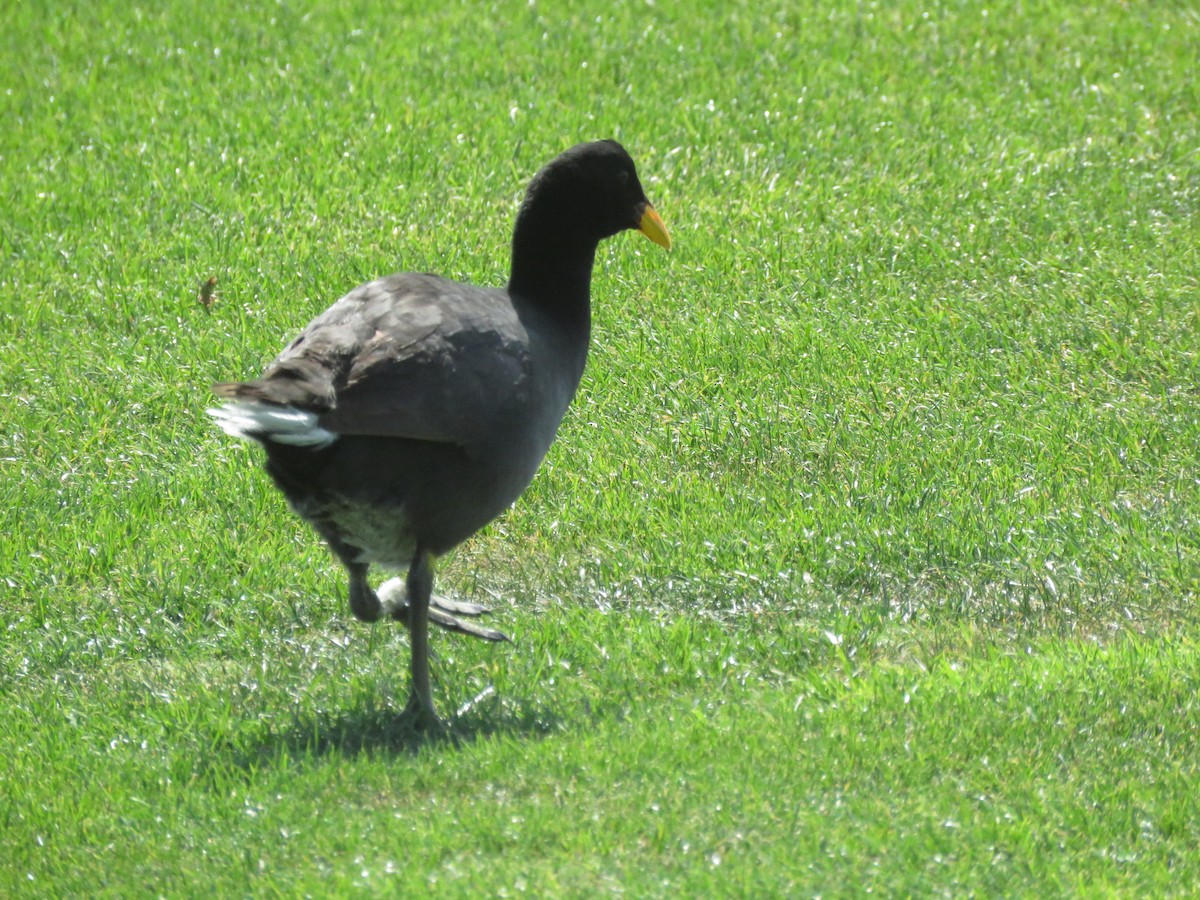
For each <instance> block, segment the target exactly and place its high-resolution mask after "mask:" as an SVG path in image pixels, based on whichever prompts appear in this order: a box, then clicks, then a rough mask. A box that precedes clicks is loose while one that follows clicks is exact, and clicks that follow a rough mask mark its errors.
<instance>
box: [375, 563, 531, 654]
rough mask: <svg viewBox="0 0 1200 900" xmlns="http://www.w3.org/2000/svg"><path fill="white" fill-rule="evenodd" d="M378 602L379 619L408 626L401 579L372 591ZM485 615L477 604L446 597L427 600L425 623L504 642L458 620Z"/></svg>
mask: <svg viewBox="0 0 1200 900" xmlns="http://www.w3.org/2000/svg"><path fill="white" fill-rule="evenodd" d="M376 594H377V595H378V597H379V602H380V603H381V604H382V605H383V615H385V616H389V617H391V618H393V619H395V620H396V621H397V622H403V623H404V625H405V626H407V625H408V617H409V606H408V588H407V587H406V586H405V584H404V579H403V578H389V579H388V580H387V581H385V582H384V583H383V584H381V585H380V586H379V589H378V590H377V591H376ZM487 612H488V608H487V607H486V606H480V605H479V604H478V603H466V602H463V601H460V600H450V599H448V598H446V597H437V596H433V597H430V598H429V621H430V622H432V623H433V624H434V625H437V626H438V627H439V628H445V629H446V630H447V631H453V632H456V633H458V634H469V635H470V636H471V637H477V638H480V639H481V640H485V641H507V640H509V637H508V635H506V634H505V633H504V632H503V631H496V630H495V629H494V628H484V627H483V626H482V625H476V624H474V623H473V622H464V621H463V620H462V619H460V618H458V616H482V615H484V614H486V613H487Z"/></svg>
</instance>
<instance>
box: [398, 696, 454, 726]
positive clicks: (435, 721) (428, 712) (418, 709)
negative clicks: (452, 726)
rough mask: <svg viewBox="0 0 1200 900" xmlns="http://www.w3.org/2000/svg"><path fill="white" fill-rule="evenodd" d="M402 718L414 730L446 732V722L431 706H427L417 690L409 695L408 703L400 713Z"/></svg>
mask: <svg viewBox="0 0 1200 900" xmlns="http://www.w3.org/2000/svg"><path fill="white" fill-rule="evenodd" d="M400 720H401V721H402V722H404V723H405V724H406V725H408V727H409V728H411V729H412V730H413V731H420V732H422V733H424V734H431V735H439V734H445V733H446V723H445V722H443V721H442V720H441V719H440V718H438V714H437V713H436V712H434V710H433V709H432V708H431V707H428V706H426V705H425V704H424V703H423V702H422V701H421V698H420V697H418V696H417V694H416V692H413V693H412V694H410V695H409V698H408V704H407V705H406V706H405V707H404V710H403V712H401V713H400Z"/></svg>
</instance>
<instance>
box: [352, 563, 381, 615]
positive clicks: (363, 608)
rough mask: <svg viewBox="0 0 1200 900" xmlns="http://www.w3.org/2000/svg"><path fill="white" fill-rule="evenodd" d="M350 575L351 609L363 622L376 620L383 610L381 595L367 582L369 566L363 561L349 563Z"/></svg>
mask: <svg viewBox="0 0 1200 900" xmlns="http://www.w3.org/2000/svg"><path fill="white" fill-rule="evenodd" d="M346 572H347V574H349V576H350V611H351V612H352V613H354V617H355V618H356V619H359V620H361V621H363V622H374V621H375V620H376V619H378V618H379V616H380V614H381V613H382V612H383V607H382V606H381V605H380V603H379V597H378V596H377V595H376V594H375V592H374V591H373V590H371V585H369V584H368V583H367V566H366V565H364V564H363V563H347V564H346Z"/></svg>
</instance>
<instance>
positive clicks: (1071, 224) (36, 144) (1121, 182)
mask: <svg viewBox="0 0 1200 900" xmlns="http://www.w3.org/2000/svg"><path fill="white" fill-rule="evenodd" d="M10 7H11V8H10V9H9V10H7V11H6V27H5V28H4V29H3V31H2V33H0V48H2V53H0V112H2V113H3V121H4V122H5V127H4V129H2V130H0V197H2V198H3V207H4V213H3V215H2V216H0V253H2V255H3V265H2V266H0V416H2V423H3V427H2V428H0V547H2V552H0V566H2V570H0V615H2V616H3V626H4V632H3V634H4V638H3V641H2V642H0V756H2V757H3V759H4V765H2V766H0V893H7V894H16V895H23V894H28V895H44V896H58V895H63V894H71V893H85V894H94V893H110V894H113V895H122V896H128V895H142V894H158V893H162V894H167V895H173V896H174V895H183V896H186V895H191V894H199V893H214V892H217V893H219V894H284V895H296V894H304V893H312V894H329V893H338V892H348V891H350V890H352V889H353V888H354V887H355V886H362V887H364V888H365V889H366V890H367V891H368V892H375V893H381V894H382V893H389V892H397V893H413V892H415V891H417V890H427V889H430V888H435V889H440V890H441V891H444V892H445V893H447V894H450V895H455V894H459V895H479V894H481V893H482V894H500V893H503V892H507V893H508V894H509V895H518V894H521V893H526V894H529V895H553V896H572V895H578V896H586V895H594V894H595V893H597V892H601V893H602V892H606V891H617V890H621V889H623V890H625V891H626V892H627V893H628V894H631V895H634V896H655V895H679V894H680V893H682V894H683V895H692V896H700V895H714V894H716V895H721V894H725V895H764V896H769V895H795V894H806V893H823V894H832V895H838V894H857V893H860V892H863V891H866V890H867V889H868V888H870V889H873V890H875V891H877V892H881V893H901V894H903V893H918V894H925V893H939V892H941V893H949V894H954V895H961V894H966V893H970V892H972V891H974V892H977V893H983V894H999V893H1028V894H1043V895H1044V894H1047V893H1057V894H1061V893H1078V894H1089V895H1095V894H1097V893H1099V894H1106V893H1120V894H1127V895H1130V896H1137V895H1146V894H1153V895H1160V894H1164V893H1170V892H1172V891H1176V892H1186V891H1187V890H1188V889H1189V888H1190V886H1191V885H1193V884H1194V883H1196V881H1197V879H1198V878H1200V872H1198V871H1197V863H1196V862H1195V860H1194V856H1195V854H1194V847H1195V846H1196V844H1197V841H1198V839H1200V824H1198V823H1200V808H1198V806H1200V804H1198V802H1197V800H1196V799H1195V798H1196V797H1197V796H1200V784H1198V783H1197V781H1198V770H1200V752H1198V751H1197V746H1196V744H1197V729H1198V727H1200V712H1198V710H1197V701H1196V699H1195V697H1196V695H1197V687H1198V686H1200V671H1198V669H1197V643H1196V642H1197V637H1198V635H1200V620H1198V617H1197V615H1196V611H1195V602H1196V594H1197V590H1198V587H1200V490H1198V487H1197V477H1198V476H1197V473H1198V472H1200V459H1198V456H1200V449H1198V448H1200V395H1198V394H1197V384H1200V377H1198V376H1200V360H1198V353H1200V337H1198V334H1197V331H1198V328H1200V322H1198V312H1197V311H1198V309H1200V305H1198V304H1200V290H1198V284H1197V273H1198V272H1200V258H1198V257H1200V254H1198V252H1197V247H1200V223H1198V216H1197V213H1198V205H1200V123H1198V121H1197V112H1196V111H1197V109H1200V96H1198V93H1200V92H1198V90H1197V87H1196V79H1195V77H1194V69H1195V52H1194V51H1195V47H1196V46H1197V45H1198V43H1200V19H1198V18H1197V17H1196V15H1195V14H1194V11H1192V10H1191V9H1190V8H1189V7H1188V6H1187V5H1185V4H1153V5H1151V4H1129V5H1126V6H1121V5H1119V4H1098V5H1095V6H1081V5H1077V4H1058V3H1053V2H1046V3H1039V4H1029V3H1025V4H1001V5H999V6H996V5H992V6H988V7H987V8H986V10H985V9H984V8H981V7H978V6H976V5H968V4H964V5H954V4H943V5H918V4H912V3H900V4H891V5H883V4H881V5H878V6H871V5H870V4H859V3H838V4H833V5H829V4H824V5H817V4H813V5H811V6H804V7H797V6H796V5H795V4H785V3H753V4H749V3H743V4H738V3H721V4H717V3H713V4H703V3H701V4H696V3H689V4H674V3H664V2H661V0H660V2H658V3H655V4H646V3H610V4H606V5H605V6H604V7H603V8H600V7H595V6H594V5H593V6H587V5H583V4H573V3H566V4H555V5H553V6H552V5H550V4H545V3H538V4H529V3H524V2H522V3H497V4H493V5H491V6H487V7H481V6H479V5H476V4H458V3H449V4H436V5H434V4H431V5H429V7H428V8H425V7H424V6H422V5H420V4H412V5H407V6H403V7H394V6H385V5H382V4H368V3H360V4H356V5H350V4H343V5H340V6H339V9H338V10H337V11H331V10H329V9H327V8H325V6H324V5H316V4H313V5H294V4H292V5H283V4H281V5H254V4H238V3H223V2H209V3H205V4H193V3H190V2H183V0H179V2H175V3H164V4H156V5H154V6H153V7H128V6H127V5H121V4H111V3H104V2H101V3H89V4H70V3H65V2H60V3H50V4H27V3H15V4H10ZM598 137H616V138H618V139H619V140H621V141H622V142H623V143H624V144H625V145H626V146H627V147H628V148H629V149H630V151H631V153H632V154H633V156H634V159H635V160H636V161H637V163H638V165H639V173H640V175H641V178H642V181H643V183H644V184H645V186H646V190H647V193H648V194H649V195H650V196H651V197H652V198H653V200H654V203H655V205H656V207H657V208H658V209H659V211H660V212H661V213H662V215H663V218H664V220H665V221H666V223H667V226H668V227H669V228H670V230H671V233H672V236H673V237H674V239H675V249H674V250H673V252H672V253H671V254H664V253H661V252H660V251H658V249H657V248H654V247H652V246H650V245H649V244H646V243H645V242H644V241H641V240H640V239H639V238H637V236H636V235H625V236H623V237H619V238H617V239H616V240H613V241H609V242H607V243H606V244H605V245H604V246H603V247H602V249H601V252H600V254H599V256H598V260H597V269H596V272H595V276H594V280H593V307H594V327H593V348H592V355H591V359H590V362H589V368H588V371H587V373H586V374H585V376H584V383H583V387H582V389H581V393H580V396H579V397H578V398H577V400H576V404H575V406H574V407H573V409H572V410H571V411H570V412H569V413H568V416H567V420H566V421H565V423H564V425H563V428H562V430H561V432H560V435H559V441H558V443H556V445H555V446H554V448H552V450H551V452H550V456H549V458H548V460H547V462H546V464H545V466H544V467H543V469H542V471H541V472H540V473H539V475H538V476H537V478H536V479H535V481H534V484H533V486H532V487H531V488H530V490H529V491H528V492H527V493H526V495H525V496H524V497H523V498H522V499H521V500H520V501H519V502H518V503H517V505H516V506H515V508H514V509H513V510H512V511H511V512H510V513H509V514H508V515H506V516H505V517H503V518H502V519H501V520H500V521H498V522H497V523H495V524H494V525H493V526H491V527H490V528H489V529H488V530H487V531H485V532H484V533H483V534H481V535H479V536H478V537H477V538H475V539H474V540H473V541H472V542H471V543H469V544H467V545H465V546H463V547H462V548H460V549H459V550H457V551H455V552H454V553H453V554H451V555H450V556H449V557H447V558H446V559H445V560H444V561H443V562H442V564H441V567H440V570H439V585H440V586H441V588H442V589H444V590H448V591H449V592H450V593H452V594H454V595H456V596H461V597H464V598H468V599H472V600H478V601H483V602H487V603H489V604H491V605H492V606H493V607H494V608H495V610H496V614H495V616H494V617H493V622H494V624H495V625H496V626H497V627H499V628H501V629H503V630H505V631H506V632H508V633H510V634H512V635H513V636H514V639H515V644H514V645H513V646H512V647H507V646H506V647H500V648H496V647H491V646H483V645H481V644H478V643H476V642H470V641H468V640H466V639H461V638H455V637H453V636H443V635H437V636H435V639H434V641H435V643H434V649H435V651H436V652H437V654H438V659H437V660H436V661H435V671H434V677H435V700H436V702H437V704H438V706H439V708H440V709H441V710H442V711H443V712H444V713H448V714H454V716H453V724H452V727H451V732H452V735H453V739H452V740H447V741H436V742H422V741H420V740H418V739H417V738H415V737H414V736H413V735H412V734H410V733H408V732H407V731H406V730H404V729H403V728H401V727H399V726H398V725H397V723H396V718H395V716H396V713H397V712H398V710H399V708H400V707H402V705H403V701H404V698H405V696H406V693H407V685H406V680H405V679H406V673H407V661H408V647H407V642H406V638H405V636H404V633H403V631H402V630H401V629H398V628H395V627H389V626H387V625H380V626H377V627H367V626H362V625H359V624H358V623H356V622H354V621H352V619H351V617H350V615H349V612H348V609H347V606H346V599H345V597H344V596H343V595H342V591H343V585H342V583H341V579H340V575H339V572H338V570H337V566H336V564H335V563H334V562H333V561H332V560H331V559H330V557H329V555H328V553H327V552H326V551H325V549H324V548H323V547H321V546H320V544H319V542H318V541H317V539H316V538H315V537H314V536H313V535H312V534H311V533H310V532H309V531H308V530H307V529H306V527H305V526H303V525H302V524H301V523H300V522H299V521H298V520H296V519H295V518H294V517H293V516H292V515H291V513H290V512H289V511H288V510H287V509H286V506H285V504H284V503H283V501H282V500H281V499H280V498H279V497H278V496H277V494H276V493H275V492H274V491H273V489H272V488H271V487H270V485H269V482H268V479H267V478H266V476H265V475H264V474H263V473H262V472H261V471H260V470H259V468H258V464H259V455H258V454H256V453H255V452H254V451H253V448H250V447H246V446H242V445H240V444H235V443H234V442H232V441H230V440H228V439H226V438H225V437H224V436H223V435H221V434H220V433H218V432H216V431H215V429H213V428H212V427H211V425H210V424H209V423H208V422H207V421H206V417H205V416H204V413H203V410H204V408H205V407H206V406H207V405H209V404H210V403H211V399H212V398H211V396H210V395H209V393H208V386H209V385H210V384H211V383H212V382H214V381H219V380H228V379H231V378H243V377H250V376H253V375H255V374H257V373H258V371H260V369H261V366H262V365H263V363H264V362H265V361H267V360H268V359H269V358H271V357H272V356H273V355H274V353H275V352H277V350H278V349H279V348H280V347H281V346H282V345H283V344H284V343H285V342H286V340H287V339H289V338H290V337H291V336H292V335H293V334H295V333H296V331H297V330H298V329H299V328H300V327H301V326H303V324H304V323H305V322H307V321H308V320H309V319H310V318H311V317H312V316H313V315H315V314H316V313H317V312H319V311H320V310H322V309H324V308H325V306H327V305H328V304H329V303H330V302H332V301H333V300H334V299H336V298H337V297H338V296H340V295H341V294H342V293H344V292H345V291H347V290H348V289H349V288H351V287H353V286H354V285H356V284H358V283H359V282H361V281H364V280H367V279H369V278H371V277H374V276H376V275H380V274H386V273H388V272H392V271H398V270H416V271H436V272H440V273H443V274H446V275H449V276H451V277H454V278H459V279H463V280H467V281H472V282H475V283H481V284H502V283H503V280H504V278H505V276H506V273H507V262H508V239H509V236H510V233H511V226H512V220H513V216H514V214H515V209H516V203H517V201H518V200H519V198H520V196H521V194H522V192H523V190H524V187H525V185H526V183H527V181H528V179H529V177H530V176H531V175H532V174H533V172H534V171H536V169H537V168H538V167H539V166H540V165H541V164H542V163H544V162H545V161H546V160H548V159H549V158H551V157H552V156H553V155H555V154H556V153H558V152H559V151H561V150H562V149H565V148H566V147H568V146H570V145H571V144H573V143H575V142H577V141H580V140H588V139H593V138H598ZM213 277H215V278H216V279H217V283H216V292H215V296H214V297H213V298H212V300H213V302H212V303H211V305H210V307H209V308H205V307H204V306H203V305H202V304H201V303H200V302H199V300H198V292H199V291H200V288H201V285H202V284H203V283H204V282H206V281H207V280H208V279H210V278H213Z"/></svg>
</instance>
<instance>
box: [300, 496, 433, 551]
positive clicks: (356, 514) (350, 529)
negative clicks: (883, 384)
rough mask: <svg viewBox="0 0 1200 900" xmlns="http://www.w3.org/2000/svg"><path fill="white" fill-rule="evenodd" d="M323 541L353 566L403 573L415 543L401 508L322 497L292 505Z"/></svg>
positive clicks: (415, 546)
mask: <svg viewBox="0 0 1200 900" xmlns="http://www.w3.org/2000/svg"><path fill="white" fill-rule="evenodd" d="M292 505H293V506H294V508H295V510H296V512H297V513H299V514H300V516H302V517H303V518H305V519H307V520H308V521H309V522H311V523H312V524H313V525H314V526H315V527H316V529H317V531H318V532H320V533H321V534H322V535H323V536H324V537H325V538H326V539H327V540H328V539H333V540H334V541H336V542H337V543H339V544H341V545H342V546H343V547H345V548H347V549H348V550H349V551H350V552H351V553H352V554H354V555H353V556H352V561H353V562H360V563H373V564H375V565H380V566H385V567H387V568H391V569H406V568H408V565H409V563H411V562H412V559H413V557H414V556H415V555H416V551H417V539H416V535H415V534H414V533H413V530H412V528H411V527H410V525H409V518H408V515H407V514H406V512H405V510H404V507H403V506H399V507H397V506H392V505H379V504H372V503H364V502H356V501H354V500H350V499H347V498H345V497H339V496H336V495H329V494H326V495H325V496H323V497H321V498H320V499H315V498H309V499H306V500H301V501H300V502H295V503H293V504H292Z"/></svg>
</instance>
